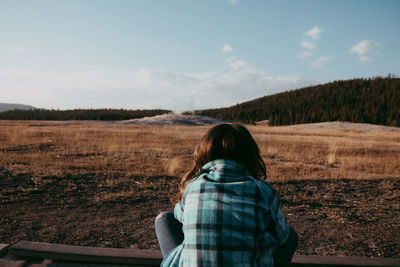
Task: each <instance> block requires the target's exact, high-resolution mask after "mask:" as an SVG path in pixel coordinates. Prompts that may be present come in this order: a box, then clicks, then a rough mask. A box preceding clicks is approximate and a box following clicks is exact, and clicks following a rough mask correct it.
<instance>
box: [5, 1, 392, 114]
mask: <svg viewBox="0 0 400 267" xmlns="http://www.w3.org/2000/svg"><path fill="white" fill-rule="evenodd" d="M399 14H400V1H396V0H394V1H389V0H374V1H369V0H358V1H355V0H335V1H333V0H331V1H318V0H305V1H295V0H292V1H261V0H254V1H245V0H201V1H184V0H179V1H178V0H163V1H161V0H159V1H155V0H141V1H139V0H124V1H122V0H113V1H111V0H108V1H106V0H68V1H67V0H64V1H61V0H59V1H55V0H36V1H29V0H25V1H22V0H0V103H19V104H27V105H33V106H35V107H40V108H54V109H73V108H125V109H152V108H163V109H171V110H174V111H178V112H180V111H185V110H194V109H204V108H215V107H223V106H230V105H234V104H237V103H240V102H244V101H247V100H251V99H255V98H258V97H261V96H264V95H270V94H274V93H277V92H281V91H285V90H292V89H296V88H301V87H304V86H307V85H313V84H319V83H325V82H329V81H334V80H339V79H351V78H361V77H363V78H368V77H374V76H386V75H388V74H389V73H391V74H395V75H397V76H399V75H400V52H399V48H400V30H399V29H400V15H399Z"/></svg>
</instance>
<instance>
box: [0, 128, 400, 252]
mask: <svg viewBox="0 0 400 267" xmlns="http://www.w3.org/2000/svg"><path fill="white" fill-rule="evenodd" d="M0 124H2V125H1V127H0V243H9V244H12V243H15V242H18V241H20V240H30V241H41V242H50V243H60V244H70V245H82V246H98V247H120V248H138V249H158V244H157V241H156V236H155V233H154V225H153V222H154V218H155V217H156V215H157V214H158V213H159V212H161V211H164V210H172V208H173V205H172V204H171V203H170V202H169V199H168V195H169V194H174V193H175V192H176V189H177V184H178V182H179V178H178V177H180V175H178V174H173V173H174V172H177V173H181V171H182V170H181V169H179V166H187V164H188V162H190V158H191V153H192V148H193V146H194V144H195V143H196V140H198V138H199V136H201V135H202V133H203V132H204V131H205V130H206V129H207V128H202V127H200V128H195V129H194V128H190V127H189V126H185V127H180V128H179V127H178V128H174V127H170V128H165V127H163V126H156V128H135V127H136V126H135V127H133V126H132V127H133V128H132V127H131V126H129V128H125V127H127V126H124V128H121V127H122V126H121V127H120V126H104V125H103V124H101V125H100V124H99V125H97V124H96V125H91V124H87V123H86V124H83V123H79V124H76V125H75V124H71V123H69V124H68V125H66V124H64V123H54V124H53V123H49V122H43V123H42V122H40V123H39V122H35V123H31V122H29V123H28V122H0ZM325 126H326V125H325ZM140 127H142V126H140ZM313 127H314V129H315V127H317V129H318V128H319V126H316V125H314V126H313ZM329 127H332V126H329ZM352 127H353V129H351V133H348V132H347V131H349V130H347V129H344V130H343V129H340V127H339V128H338V126H336V128H334V130H333V131H331V130H330V129H329V130H327V131H325V130H324V129H323V130H318V131H317V132H313V130H314V129H312V130H310V129H306V130H304V129H305V128H301V129H300V130H299V131H298V132H292V130H285V128H281V127H279V128H268V127H258V126H257V127H255V126H251V127H249V129H250V130H251V131H252V134H253V135H254V136H255V138H256V139H257V141H258V143H259V144H260V146H261V150H262V151H264V152H263V157H264V159H265V160H266V162H267V167H268V171H269V172H268V173H269V176H270V178H271V181H272V185H273V186H274V188H275V189H276V190H277V191H278V192H279V193H280V195H281V197H282V200H283V211H284V213H285V214H286V215H287V219H288V222H289V224H290V225H292V226H293V227H294V228H295V229H296V230H297V232H298V234H299V236H300V242H299V248H298V250H297V252H296V254H308V255H339V256H368V257H395V258H397V257H400V242H399V241H398V240H399V236H400V221H399V219H398V218H400V175H399V163H398V161H397V160H396V159H398V158H399V157H398V156H399V155H400V154H399V151H400V150H399V149H400V148H399V147H400V146H399V144H400V138H399V135H398V134H397V131H398V130H397V129H398V128H393V129H392V128H390V129H389V128H385V127H383V128H379V129H380V130H379V131H382V129H384V130H383V131H384V132H385V133H379V134H376V135H375V134H372V133H371V131H375V129H374V130H371V127H370V126H360V127H361V128H360V127H359V126H357V125H355V126H354V125H353V126H352ZM362 127H369V128H368V129H369V130H368V131H367V132H363V131H361V130H360V129H362ZM365 129H366V128H365ZM377 131H378V130H377ZM393 131H395V134H393V133H392V132H393ZM387 132H390V133H392V134H390V135H387ZM178 133H179V134H181V135H179V134H178ZM110 137H111V138H110ZM174 138H175V139H174ZM50 139H51V140H50ZM331 143H334V145H331ZM122 148H124V149H125V150H124V149H122ZM285 153H286V154H285ZM378 160H380V162H379V163H378V164H376V162H377V161H378ZM161 162H162V163H161ZM174 162H175V163H174ZM176 162H177V163H176ZM164 163H170V165H169V167H170V166H172V165H174V164H175V165H176V166H175V167H174V168H172V169H171V170H169V169H168V168H166V167H165V166H166V165H165V164H164ZM305 163H307V164H305ZM374 164H376V165H374ZM134 166H140V168H138V169H137V170H136V169H134V168H133V167H134ZM184 169H187V168H184ZM388 170H389V171H388ZM167 173H169V174H167ZM281 177H286V178H285V179H282V178H281ZM307 177H310V178H307ZM340 177H342V178H340ZM360 177H361V178H360Z"/></svg>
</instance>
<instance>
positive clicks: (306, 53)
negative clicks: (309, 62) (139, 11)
mask: <svg viewBox="0 0 400 267" xmlns="http://www.w3.org/2000/svg"><path fill="white" fill-rule="evenodd" d="M312 55H313V53H312V52H309V51H302V52H300V53H298V54H297V55H296V57H297V58H301V59H303V58H308V57H310V56H312Z"/></svg>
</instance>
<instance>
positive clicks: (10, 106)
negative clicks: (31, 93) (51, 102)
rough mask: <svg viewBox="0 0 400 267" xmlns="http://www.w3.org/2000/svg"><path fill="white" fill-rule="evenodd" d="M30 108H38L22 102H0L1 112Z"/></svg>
mask: <svg viewBox="0 0 400 267" xmlns="http://www.w3.org/2000/svg"><path fill="white" fill-rule="evenodd" d="M14 109H20V110H29V109H36V108H35V107H33V106H28V105H22V104H7V103H0V112H3V111H7V110H14Z"/></svg>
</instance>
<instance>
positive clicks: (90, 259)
mask: <svg viewBox="0 0 400 267" xmlns="http://www.w3.org/2000/svg"><path fill="white" fill-rule="evenodd" d="M161 261H162V256H161V253H160V251H158V250H134V249H118V248H96V247H81V246H68V245H60V244H49V243H40V242H31V241H20V242H18V243H16V244H15V245H12V246H8V245H1V244H0V267H25V266H30V267H83V266H85V267H128V266H159V265H160V263H161ZM291 266H293V267H300V266H301V267H303V266H304V267H305V266H312V267H350V266H364V267H367V266H368V267H378V266H380V267H400V259H388V258H366V257H334V256H306V255H295V256H294V258H293V261H292V264H291Z"/></svg>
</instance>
